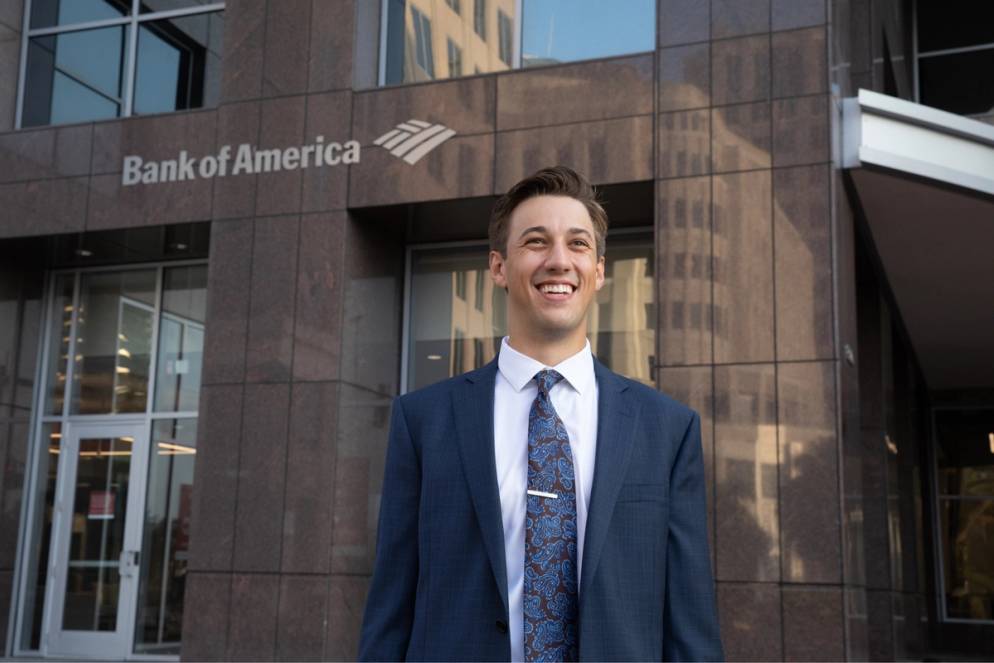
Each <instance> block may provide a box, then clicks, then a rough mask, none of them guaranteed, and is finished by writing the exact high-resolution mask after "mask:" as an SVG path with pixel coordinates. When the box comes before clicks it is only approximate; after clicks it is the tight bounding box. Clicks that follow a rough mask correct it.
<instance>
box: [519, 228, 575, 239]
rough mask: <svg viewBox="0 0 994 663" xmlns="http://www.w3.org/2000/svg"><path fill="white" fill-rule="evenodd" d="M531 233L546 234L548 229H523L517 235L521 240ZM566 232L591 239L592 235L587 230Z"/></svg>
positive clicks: (573, 229)
mask: <svg viewBox="0 0 994 663" xmlns="http://www.w3.org/2000/svg"><path fill="white" fill-rule="evenodd" d="M533 232H537V233H547V232H549V229H548V228H546V227H545V226H532V227H531V228H525V229H524V230H522V231H521V234H520V235H518V237H519V238H521V237H524V236H525V235H527V234H528V233H533ZM566 232H567V233H569V234H570V235H586V236H588V237H593V235H591V234H590V231H589V230H587V229H586V228H570V229H569V230H567V231H566Z"/></svg>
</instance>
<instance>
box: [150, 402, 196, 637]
mask: <svg viewBox="0 0 994 663" xmlns="http://www.w3.org/2000/svg"><path fill="white" fill-rule="evenodd" d="M196 444H197V420H196V419H159V420H157V421H155V422H154V423H153V425H152V447H151V453H150V455H149V458H150V460H149V470H148V493H147V496H146V500H145V519H144V532H143V535H142V562H141V582H140V585H139V590H138V592H139V594H138V622H137V628H136V630H135V653H139V654H175V655H178V654H179V653H180V634H181V629H182V625H183V596H184V592H185V589H186V570H187V559H188V555H189V553H188V551H189V545H190V513H191V505H192V501H191V500H192V495H193V465H194V460H195V459H196V453H197V450H196Z"/></svg>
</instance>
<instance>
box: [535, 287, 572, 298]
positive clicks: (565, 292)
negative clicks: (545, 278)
mask: <svg viewBox="0 0 994 663" xmlns="http://www.w3.org/2000/svg"><path fill="white" fill-rule="evenodd" d="M535 287H536V288H537V289H538V291H539V292H541V293H542V294H543V295H545V296H546V297H547V298H549V299H566V298H568V297H569V296H570V295H572V294H573V292H574V291H575V290H576V286H574V285H573V284H571V283H540V284H539V285H537V286H535Z"/></svg>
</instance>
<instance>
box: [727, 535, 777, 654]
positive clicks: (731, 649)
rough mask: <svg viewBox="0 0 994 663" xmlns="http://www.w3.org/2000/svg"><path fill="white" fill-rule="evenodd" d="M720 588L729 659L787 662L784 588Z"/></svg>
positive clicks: (745, 585) (738, 585)
mask: <svg viewBox="0 0 994 663" xmlns="http://www.w3.org/2000/svg"><path fill="white" fill-rule="evenodd" d="M719 531H720V530H719ZM717 589H718V621H719V622H720V623H721V643H722V645H723V646H724V648H725V659H726V660H728V661H780V660H783V646H782V623H781V617H780V586H779V585H775V584H758V583H723V582H719V583H717Z"/></svg>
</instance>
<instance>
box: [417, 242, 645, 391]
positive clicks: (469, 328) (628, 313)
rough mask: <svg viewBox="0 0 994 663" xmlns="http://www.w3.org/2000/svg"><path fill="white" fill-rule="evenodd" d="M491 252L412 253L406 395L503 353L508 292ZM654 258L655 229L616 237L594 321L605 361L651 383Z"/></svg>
mask: <svg viewBox="0 0 994 663" xmlns="http://www.w3.org/2000/svg"><path fill="white" fill-rule="evenodd" d="M487 255H488V251H487V246H486V245H480V246H470V247H458V248H440V249H415V250H414V251H412V253H411V290H410V292H409V293H408V297H409V298H410V305H409V316H410V317H409V323H408V324H409V338H408V340H407V343H408V348H407V349H408V354H407V380H406V384H405V388H406V389H405V390H407V391H411V390H414V389H418V388H420V387H424V386H426V385H429V384H432V383H434V382H438V381H439V380H443V379H445V378H448V377H451V376H453V375H458V374H459V373H463V372H465V371H469V370H473V369H474V368H478V367H480V366H483V365H484V364H486V363H487V362H489V361H491V360H492V359H493V358H494V357H495V356H496V354H497V350H498V349H499V347H500V341H501V339H502V338H503V337H504V334H505V333H506V329H507V323H506V319H505V306H506V294H505V292H504V291H503V290H502V289H500V288H497V287H495V286H494V283H493V281H492V280H491V278H490V273H489V269H488V264H487V262H488V259H487ZM653 259H654V250H653V244H652V233H651V232H646V233H642V232H639V233H637V234H634V235H618V236H615V237H612V238H611V239H610V240H609V242H608V251H607V259H606V265H605V283H604V287H603V288H602V289H601V290H600V292H599V293H598V294H597V298H596V300H595V304H596V305H594V306H591V309H590V316H589V319H588V336H589V338H590V343H591V349H592V350H593V352H594V354H595V355H596V356H597V358H598V359H599V360H601V361H602V362H604V363H605V364H606V365H607V366H609V367H610V368H611V369H613V370H615V371H617V372H619V373H622V374H624V375H627V376H628V377H631V378H633V379H636V380H639V381H641V382H644V383H646V384H650V385H651V384H653V382H652V379H653V378H652V375H653V374H652V362H653V356H654V354H655V342H656V340H655V339H656V336H655V319H654V317H653V316H652V315H651V313H652V311H653V310H654V306H655V287H654V283H653V277H652V271H651V269H650V267H649V266H650V265H652V262H653ZM460 274H463V275H464V276H459V275H460ZM470 279H472V281H473V283H472V289H471V290H469V291H468V292H467V291H466V290H463V291H462V294H460V285H459V284H460V283H462V284H463V285H462V287H463V288H465V286H466V285H467V283H466V282H467V281H468V280H470ZM467 295H471V296H470V298H469V299H468V300H467Z"/></svg>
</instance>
